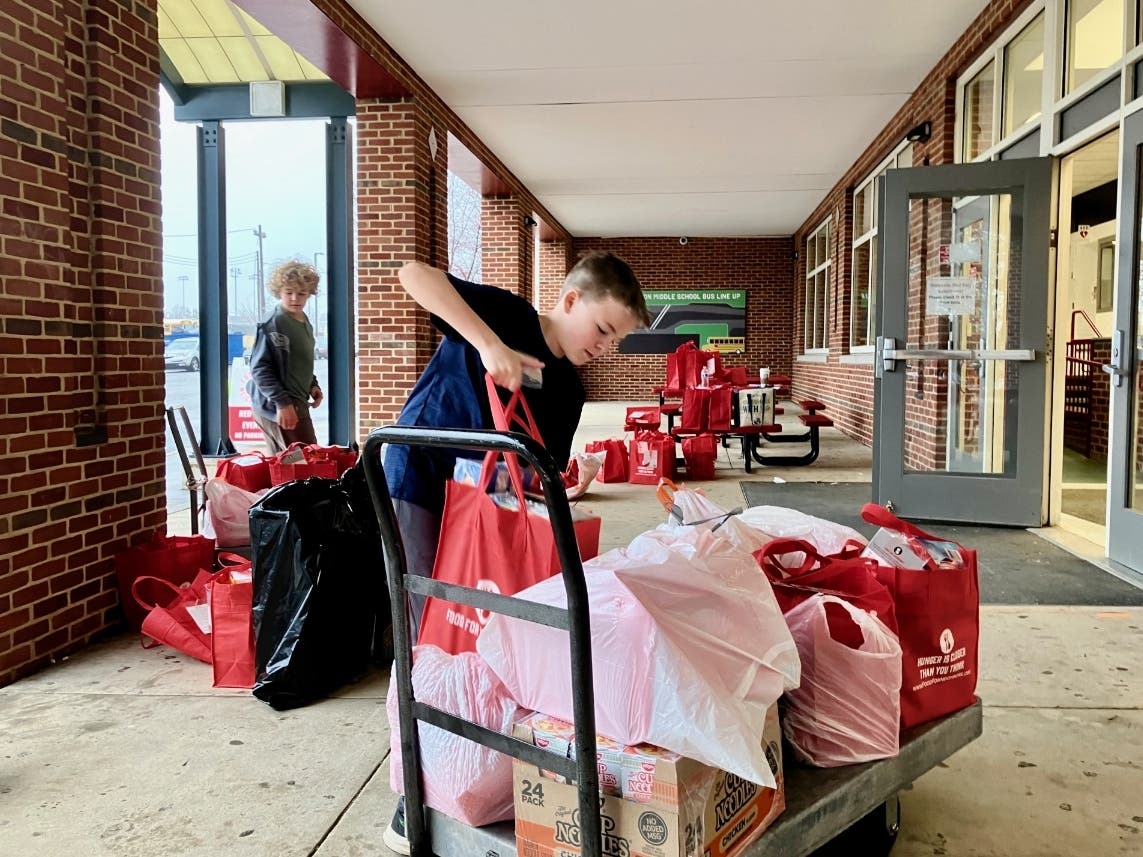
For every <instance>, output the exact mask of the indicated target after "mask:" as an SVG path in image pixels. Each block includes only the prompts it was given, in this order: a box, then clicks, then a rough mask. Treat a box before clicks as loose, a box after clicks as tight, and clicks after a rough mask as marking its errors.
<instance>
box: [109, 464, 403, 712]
mask: <svg viewBox="0 0 1143 857" xmlns="http://www.w3.org/2000/svg"><path fill="white" fill-rule="evenodd" d="M333 449H336V448H333ZM350 452H351V451H348V450H342V453H343V454H344V455H343V459H342V460H341V461H335V460H334V458H333V457H332V454H331V455H330V456H329V457H322V458H319V457H316V456H315V454H314V453H312V452H311V453H310V454H311V456H312V457H313V460H314V461H315V462H318V461H324V462H327V463H328V464H329V466H328V467H326V468H325V471H324V472H326V473H328V474H331V475H330V476H325V477H321V476H309V477H306V478H302V479H300V480H291V481H286V482H283V483H282V484H279V485H277V486H276V487H268V486H266V487H257V486H260V485H262V480H263V478H264V477H265V478H266V479H269V478H270V477H269V476H268V474H269V472H270V469H269V466H268V463H267V462H266V461H265V460H264V459H262V457H261V456H256V455H244V456H240V457H238V458H236V459H227V460H226V461H225V462H223V464H222V465H220V468H219V472H220V474H221V475H220V476H219V477H218V478H217V479H216V480H212V481H217V482H218V483H219V484H225V485H226V486H228V487H227V489H226V490H227V491H228V492H230V493H228V494H227V496H235V495H234V494H233V492H241V493H243V494H246V495H247V496H252V497H253V498H254V499H253V501H252V502H251V503H250V504H249V505H248V506H247V503H246V501H245V500H244V501H243V502H242V503H240V504H238V505H239V506H243V508H242V510H241V527H238V526H234V527H233V529H234V530H235V531H237V530H239V529H241V530H242V532H243V535H242V537H241V540H242V541H243V542H245V543H248V544H249V551H248V552H249V554H250V556H249V557H248V558H247V557H243V556H241V555H238V554H234V553H220V554H218V555H217V557H216V552H215V547H216V545H215V541H214V540H213V539H211V538H207V537H205V536H192V537H174V536H171V537H163V536H161V535H160V534H156V536H155V537H154V538H153V539H152V541H151V542H150V543H148V544H146V545H141V546H138V547H134V548H130V549H128V550H127V551H124V552H123V553H122V554H121V555H120V556H118V557H117V558H116V565H117V569H118V573H119V580H120V585H121V589H122V592H123V603H124V607H125V612H126V615H127V619H128V622H129V624H131V625H132V627H135V628H140V629H141V631H142V634H143V640H144V645H145V646H149V645H153V644H161V645H164V646H166V647H168V648H173V649H176V650H178V651H180V652H183V653H184V654H187V655H189V656H191V657H193V658H195V659H197V660H200V661H203V662H205V663H208V664H211V665H212V666H213V670H214V678H213V684H214V686H215V687H244V688H252V689H253V694H254V696H255V697H256V698H258V699H261V700H262V701H264V702H266V703H268V704H269V705H271V706H272V707H274V708H278V709H285V708H293V707H296V706H299V705H304V704H306V703H309V702H313V701H315V700H318V699H321V698H323V697H325V696H327V695H328V694H329V693H331V692H332V691H333V690H335V689H336V688H338V687H340V686H341V685H343V684H345V683H347V682H351V681H354V680H356V679H359V678H361V677H362V676H363V675H364V674H365V673H366V671H367V670H368V668H369V667H370V666H371V665H372V664H375V663H384V664H388V663H389V662H391V660H392V637H391V615H392V611H391V609H390V606H389V593H388V588H387V586H386V583H385V575H384V570H383V568H382V566H381V562H380V557H381V539H380V533H379V531H378V529H377V521H376V517H375V516H374V513H373V505H372V501H371V499H370V497H369V492H368V489H367V487H366V485H365V477H364V471H363V469H362V468H361V467H360V466H356V467H355V466H350V467H348V469H344V468H343V465H344V464H345V463H346V461H348V458H349V457H350V456H349V453H350ZM299 455H302V456H303V458H304V454H303V453H301V452H300V451H299ZM352 457H354V458H355V457H356V453H355V452H353V453H352ZM259 470H262V471H265V472H263V473H261V474H259V473H258V472H256V471H259ZM337 474H340V475H337ZM295 475H299V474H297V473H295ZM335 476H336V478H334V477H335ZM224 478H226V479H234V480H236V481H238V482H239V483H241V484H244V485H245V486H246V487H247V488H256V494H255V492H247V491H246V488H241V487H238V485H234V484H232V483H230V482H223V479H224ZM207 507H208V509H209V508H210V507H211V503H210V502H209V501H208V504H207ZM236 508H237V507H236ZM235 516H236V517H235V521H234V522H232V523H235V524H236V522H237V521H238V517H237V512H235Z"/></svg>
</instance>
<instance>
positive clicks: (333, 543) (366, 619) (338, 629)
mask: <svg viewBox="0 0 1143 857" xmlns="http://www.w3.org/2000/svg"><path fill="white" fill-rule="evenodd" d="M250 542H251V549H252V556H253V561H254V609H253V617H254V642H255V646H254V653H255V656H254V661H255V682H254V695H255V696H256V697H258V698H259V699H261V700H262V701H263V702H266V703H269V704H270V705H271V706H272V707H273V708H276V709H286V708H295V707H297V706H299V705H305V704H306V703H309V702H312V701H314V700H316V699H320V698H322V697H324V696H327V695H328V694H329V693H331V692H332V691H334V690H336V689H337V688H338V687H340V686H342V685H343V684H346V683H348V682H351V681H355V680H356V679H358V678H360V677H361V676H362V675H364V673H365V672H366V670H367V669H368V667H369V664H370V661H371V659H372V656H373V653H374V647H375V640H376V641H382V640H384V639H386V635H385V632H386V631H387V629H388V627H389V626H390V625H391V613H390V609H389V593H388V589H387V587H386V583H385V571H384V560H383V557H382V553H381V541H380V536H379V535H378V532H377V522H376V519H375V518H374V516H373V506H372V504H371V503H370V502H369V494H368V491H367V490H366V488H365V486H364V474H363V472H362V470H361V467H360V465H358V466H357V467H354V468H352V469H350V470H349V471H347V472H346V473H345V475H343V476H342V478H341V479H339V480H333V479H318V478H310V479H306V480H303V481H300V482H287V483H286V484H284V485H280V486H278V487H277V488H275V489H273V490H272V491H270V492H269V493H268V494H266V495H265V496H264V497H263V498H262V499H261V500H259V501H258V502H257V503H255V504H254V505H253V506H252V507H251V509H250ZM376 645H377V646H378V648H380V646H381V643H380V642H378V643H377V644H376ZM378 654H382V653H381V652H379V653H378Z"/></svg>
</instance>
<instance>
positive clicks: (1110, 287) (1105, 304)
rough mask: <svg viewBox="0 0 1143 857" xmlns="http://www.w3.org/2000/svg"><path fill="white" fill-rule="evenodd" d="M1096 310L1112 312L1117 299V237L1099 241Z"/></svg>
mask: <svg viewBox="0 0 1143 857" xmlns="http://www.w3.org/2000/svg"><path fill="white" fill-rule="evenodd" d="M1097 289H1098V291H1097V294H1096V303H1095V311H1096V312H1111V308H1112V306H1113V305H1114V304H1113V301H1114V299H1115V239H1114V238H1105V239H1104V240H1103V241H1100V242H1099V285H1098V286H1097Z"/></svg>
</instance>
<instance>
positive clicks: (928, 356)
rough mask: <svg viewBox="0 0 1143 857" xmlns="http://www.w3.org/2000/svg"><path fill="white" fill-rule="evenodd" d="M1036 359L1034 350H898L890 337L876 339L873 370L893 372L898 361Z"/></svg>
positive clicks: (1018, 360)
mask: <svg viewBox="0 0 1143 857" xmlns="http://www.w3.org/2000/svg"><path fill="white" fill-rule="evenodd" d="M1035 359H1036V350H1035V349H1034V348H959V349H957V348H898V347H897V342H896V340H894V339H893V338H892V337H888V336H879V337H877V354H876V355H875V357H874V360H875V363H876V366H875V368H876V369H877V370H879V374H880V372H895V371H896V370H897V361H898V360H1009V361H1012V362H1015V363H1029V362H1032V361H1034V360H1035Z"/></svg>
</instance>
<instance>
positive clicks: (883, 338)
mask: <svg viewBox="0 0 1143 857" xmlns="http://www.w3.org/2000/svg"><path fill="white" fill-rule="evenodd" d="M1051 174H1052V170H1051V161H1050V159H1048V158H1032V159H1026V160H1011V161H990V162H987V163H980V164H957V165H949V166H940V167H917V168H913V169H905V170H890V171H889V172H888V173H887V174H886V177H885V180H884V182H885V183H884V187H883V189H882V193H881V197H880V206H881V209H880V220H879V223H880V224H881V225H882V226H881V229H880V230H879V235H878V241H879V243H880V245H881V246H880V248H879V250H880V253H879V254H878V259H879V261H878V266H879V272H878V275H879V283H880V292H881V296H880V298H879V299H878V303H877V331H878V337H877V350H876V353H875V364H874V379H875V380H874V409H875V417H874V446H873V496H874V500H875V501H876V502H878V503H881V504H892V508H893V509H894V510H895V511H896V512H897V513H898V514H900V515H902V516H905V517H910V518H927V519H935V520H943V521H960V522H965V523H986V524H1004V525H1010V526H1039V525H1040V524H1041V523H1042V522H1043V505H1044V504H1043V487H1044V440H1045V431H1046V419H1045V396H1046V383H1045V379H1046V372H1045V352H1046V348H1047V325H1048V242H1049V228H1050V220H1049V206H1050V204H1051Z"/></svg>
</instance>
